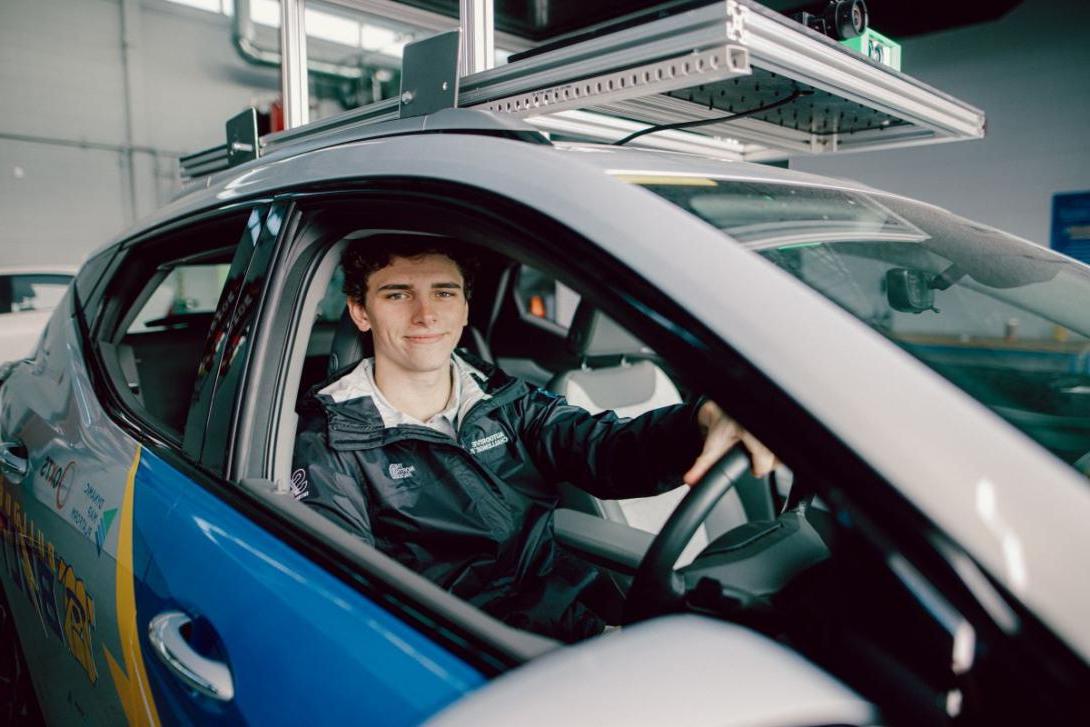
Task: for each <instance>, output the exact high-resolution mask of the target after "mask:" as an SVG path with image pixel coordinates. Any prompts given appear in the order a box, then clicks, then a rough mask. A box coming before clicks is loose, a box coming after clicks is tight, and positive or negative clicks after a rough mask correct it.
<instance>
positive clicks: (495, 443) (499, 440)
mask: <svg viewBox="0 0 1090 727" xmlns="http://www.w3.org/2000/svg"><path fill="white" fill-rule="evenodd" d="M509 441H510V440H509V439H508V438H507V435H506V434H505V433H504V432H496V433H495V434H490V435H488V436H487V437H485V438H484V439H478V440H477V441H475V442H470V443H469V452H470V454H480V453H481V452H485V451H488V450H489V449H494V448H496V447H500V446H503V445H504V444H507V442H509Z"/></svg>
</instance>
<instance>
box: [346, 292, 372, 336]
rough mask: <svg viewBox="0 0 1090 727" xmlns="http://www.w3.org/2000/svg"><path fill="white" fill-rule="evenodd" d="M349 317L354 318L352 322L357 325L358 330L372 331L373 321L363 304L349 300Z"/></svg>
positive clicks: (352, 299)
mask: <svg viewBox="0 0 1090 727" xmlns="http://www.w3.org/2000/svg"><path fill="white" fill-rule="evenodd" d="M348 315H350V316H352V322H353V323H355V324H356V328H358V329H360V331H362V332H367V331H369V330H371V319H370V318H368V317H367V310H366V309H365V308H364V307H363V304H362V303H359V302H357V301H356V300H355V299H354V298H349V299H348Z"/></svg>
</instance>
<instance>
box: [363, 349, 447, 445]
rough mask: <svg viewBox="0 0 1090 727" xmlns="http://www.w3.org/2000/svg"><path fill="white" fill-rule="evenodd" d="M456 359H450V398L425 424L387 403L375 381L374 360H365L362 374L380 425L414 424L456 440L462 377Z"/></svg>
mask: <svg viewBox="0 0 1090 727" xmlns="http://www.w3.org/2000/svg"><path fill="white" fill-rule="evenodd" d="M456 362H457V359H454V358H452V359H451V366H450V373H451V376H450V379H451V381H450V398H449V399H447V405H446V407H444V408H443V411H441V412H439V413H438V414H435V415H433V416H432V417H431V418H430V419H428V420H427V421H426V422H422V421H420V420H419V419H417V418H416V417H414V416H410V415H409V414H406V413H405V412H403V411H401V410H400V409H398V408H397V407H395V406H394V405H393V404H391V403H390V402H389V401H387V400H386V397H385V396H383V394H382V389H380V388H378V382H376V381H375V360H374V359H370V358H369V359H367V361H366V363H367V364H368V366H367V367H366V369H365V371H364V373H365V374H366V375H367V382H368V383H369V384H370V385H371V390H372V391H373V392H374V395H373V396H372V397H371V401H372V402H373V403H374V405H375V408H376V409H378V413H379V414H380V415H381V416H382V423H383V425H384V426H386V427H397V426H401V425H403V424H416V425H417V426H423V427H428V428H429V429H434V430H435V431H437V432H439V433H440V434H445V435H447V436H448V437H450V438H451V439H457V432H458V404H459V403H460V402H461V399H462V377H461V376H458V375H457V374H458V371H457V366H458V365H457V363H456Z"/></svg>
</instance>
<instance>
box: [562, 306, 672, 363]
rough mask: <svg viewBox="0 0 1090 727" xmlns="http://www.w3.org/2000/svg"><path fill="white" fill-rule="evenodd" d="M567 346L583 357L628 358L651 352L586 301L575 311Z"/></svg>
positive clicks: (641, 342)
mask: <svg viewBox="0 0 1090 727" xmlns="http://www.w3.org/2000/svg"><path fill="white" fill-rule="evenodd" d="M568 346H569V347H570V348H571V350H572V351H573V352H574V353H575V354H577V355H578V356H580V357H582V358H595V357H599V356H631V355H634V354H639V353H649V352H650V350H651V349H649V348H648V347H647V346H645V345H644V343H643V341H641V340H640V339H638V338H636V337H635V336H633V335H632V334H631V333H629V332H628V331H626V330H625V329H624V328H621V327H620V326H619V325H617V324H616V323H614V322H613V320H612V319H611V318H609V317H608V316H607V315H605V314H604V313H602V312H601V311H599V310H597V309H596V308H594V306H592V305H590V304H589V303H587V302H586V301H584V302H581V303H580V304H579V307H578V308H577V309H576V311H575V317H574V318H573V319H572V324H571V328H570V329H568Z"/></svg>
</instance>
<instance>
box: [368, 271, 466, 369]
mask: <svg viewBox="0 0 1090 727" xmlns="http://www.w3.org/2000/svg"><path fill="white" fill-rule="evenodd" d="M464 284H465V281H463V279H462V274H461V272H460V271H459V270H458V266H457V265H456V264H455V263H454V261H453V260H451V259H450V258H448V257H447V256H446V255H421V256H420V257H414V258H403V257H395V258H393V259H392V260H391V261H390V264H389V265H387V266H386V267H384V268H382V269H381V270H378V271H376V272H374V273H372V274H371V277H370V278H369V279H368V280H367V294H366V298H365V300H364V303H363V305H360V304H359V303H357V302H356V301H353V300H349V301H348V309H349V312H350V313H351V315H352V320H353V321H355V323H356V326H357V327H358V328H359V329H360V330H361V331H371V335H372V336H373V338H374V342H375V362H376V364H377V365H378V366H379V367H380V368H381V369H382V370H383V375H384V376H389V375H397V374H398V373H423V372H428V371H437V370H440V369H445V368H446V367H448V366H449V365H450V353H451V351H453V350H454V347H455V346H457V345H458V339H459V338H461V336H462V328H464V327H465V325H466V324H467V323H468V322H469V303H468V302H467V301H466V296H465V288H464Z"/></svg>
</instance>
